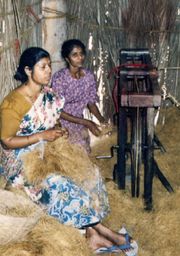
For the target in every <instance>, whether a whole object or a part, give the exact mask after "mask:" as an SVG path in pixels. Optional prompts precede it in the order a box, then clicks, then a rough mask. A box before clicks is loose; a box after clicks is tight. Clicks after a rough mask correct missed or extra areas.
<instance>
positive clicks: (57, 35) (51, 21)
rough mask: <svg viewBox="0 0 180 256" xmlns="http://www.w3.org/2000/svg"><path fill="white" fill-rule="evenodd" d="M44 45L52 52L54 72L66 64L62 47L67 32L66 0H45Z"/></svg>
mask: <svg viewBox="0 0 180 256" xmlns="http://www.w3.org/2000/svg"><path fill="white" fill-rule="evenodd" d="M42 6H43V17H44V19H43V20H44V22H43V27H42V30H43V39H42V45H43V47H44V48H45V49H46V50H47V51H48V52H49V53H50V54H51V58H52V70H53V73H54V72H55V71H57V70H58V69H60V68H62V67H63V66H64V62H63V60H62V59H61V54H60V49H61V45H62V43H63V41H64V40H66V39H67V33H66V31H67V30H66V0H43V3H42Z"/></svg>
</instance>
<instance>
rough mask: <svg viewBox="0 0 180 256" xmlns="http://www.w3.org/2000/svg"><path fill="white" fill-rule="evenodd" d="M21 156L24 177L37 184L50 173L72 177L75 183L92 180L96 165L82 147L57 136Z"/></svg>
mask: <svg viewBox="0 0 180 256" xmlns="http://www.w3.org/2000/svg"><path fill="white" fill-rule="evenodd" d="M43 147H44V148H42V147H37V148H36V149H35V150H34V151H32V152H30V153H27V154H25V155H24V156H23V162H24V170H25V177H26V179H27V181H28V182H30V183H31V184H34V185H39V184H40V183H41V182H42V180H43V179H44V178H46V176H47V175H48V174H50V173H57V174H60V175H63V176H67V177H70V178H72V179H73V180H74V181H75V182H77V183H81V184H82V183H83V182H84V180H93V179H94V175H95V172H97V167H96V166H95V165H94V164H93V163H92V162H91V160H90V158H89V156H88V155H87V153H86V152H85V150H84V149H83V148H81V147H80V146H78V145H74V144H72V145H71V144H70V143H69V141H68V140H67V139H64V138H62V137H61V138H59V139H57V140H56V141H54V142H47V143H45V144H44V145H43Z"/></svg>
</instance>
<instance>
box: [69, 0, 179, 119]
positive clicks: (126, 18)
mask: <svg viewBox="0 0 180 256" xmlns="http://www.w3.org/2000/svg"><path fill="white" fill-rule="evenodd" d="M177 6H178V1H176V0H156V1H155V0H147V1H144V0H113V1H104V0H99V1H96V0H86V1H82V0H76V1H74V0H67V8H68V16H67V26H68V37H69V38H72V37H76V38H80V39H81V40H82V41H83V42H84V43H85V44H86V45H87V46H88V44H89V43H90V36H91V39H92V44H93V46H92V48H91V49H90V50H89V55H88V60H87V66H89V67H90V68H91V69H93V70H94V71H95V73H96V75H97V80H98V82H100V81H101V83H99V84H101V86H100V88H99V93H100V94H103V97H101V100H102V102H101V105H102V106H103V112H104V113H105V116H107V117H110V118H111V116H112V112H113V111H114V108H113V104H112V97H111V91H112V88H113V85H114V81H113V79H112V80H111V81H109V80H107V74H108V72H109V71H110V70H111V69H112V68H113V67H114V66H117V65H118V64H119V50H120V49H121V48H129V47H133V48H136V47H141V48H142V47H143V48H144V47H148V48H149V49H150V53H151V56H152V60H153V63H154V65H156V66H157V67H158V69H159V71H160V85H161V86H163V85H164V87H165V88H166V87H167V89H168V92H170V93H171V94H172V95H173V96H174V97H175V98H176V99H177V100H178V101H180V89H179V87H180V75H179V71H180V65H179V56H180V44H179V38H180V37H179V33H180V24H179V18H180V15H178V7H177ZM82 31H83V32H82ZM99 84H98V85H99Z"/></svg>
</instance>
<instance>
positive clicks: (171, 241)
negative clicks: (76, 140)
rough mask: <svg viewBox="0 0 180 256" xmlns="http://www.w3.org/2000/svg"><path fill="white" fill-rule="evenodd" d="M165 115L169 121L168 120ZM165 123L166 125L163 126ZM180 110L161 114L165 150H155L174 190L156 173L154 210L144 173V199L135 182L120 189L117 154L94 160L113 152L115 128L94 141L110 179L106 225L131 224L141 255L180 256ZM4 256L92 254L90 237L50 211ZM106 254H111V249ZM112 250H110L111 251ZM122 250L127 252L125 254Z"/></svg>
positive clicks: (94, 153)
mask: <svg viewBox="0 0 180 256" xmlns="http://www.w3.org/2000/svg"><path fill="white" fill-rule="evenodd" d="M164 117H165V123H164ZM162 123H164V125H162ZM179 127H180V110H179V109H177V108H175V107H174V108H170V109H167V110H163V111H161V113H160V119H159V124H158V126H157V128H156V134H157V136H158V138H159V140H160V141H161V143H162V144H163V146H164V148H165V150H166V152H165V153H162V152H161V151H160V150H156V151H155V159H156V161H157V163H158V166H159V168H160V169H161V171H162V172H163V174H164V175H165V176H166V178H167V179H168V180H169V182H170V184H171V185H172V187H173V189H174V193H169V192H168V191H167V190H166V189H165V187H164V186H163V185H162V183H161V182H160V181H159V179H158V178H157V177H155V178H154V184H153V210H152V211H151V212H147V211H145V210H144V201H143V185H142V182H143V173H141V186H140V187H141V190H140V197H139V198H132V197H131V193H130V182H129V180H127V187H126V190H125V191H121V190H118V188H117V185H116V184H115V183H114V182H113V180H112V171H113V167H114V164H115V163H116V156H114V157H113V158H111V159H101V160H97V159H95V156H97V155H109V153H110V148H111V146H112V145H115V144H116V132H114V133H113V135H112V136H111V137H104V138H101V140H99V141H97V142H96V144H95V145H94V146H93V151H92V156H91V158H92V159H93V161H94V162H96V164H97V165H98V166H100V168H101V170H102V175H103V176H104V178H105V181H106V185H107V190H108V195H109V203H110V206H111V213H110V215H109V216H108V217H107V218H106V219H105V220H104V224H105V225H107V226H109V227H111V228H112V229H114V230H119V229H120V228H121V227H122V225H124V226H126V228H127V229H128V231H129V232H130V234H131V235H132V236H133V237H134V238H135V239H136V240H137V242H138V245H139V254H138V255H139V256H172V255H173V256H179V255H180V243H179V240H180V217H179V213H180V203H179V197H180V157H179V156H180V128H179ZM0 255H1V256H9V255H11V256H40V255H42V256H51V255H52V256H61V255H63V256H75V255H78V256H81V255H85V256H88V255H93V253H92V252H90V250H89V249H88V247H87V244H86V241H85V238H84V237H83V236H82V235H81V234H80V233H79V231H77V230H75V229H73V228H70V227H66V226H64V225H61V224H59V223H58V222H57V221H56V220H54V219H53V218H51V217H48V216H42V217H41V218H40V221H39V222H38V223H37V224H36V225H35V226H34V228H33V229H32V230H31V232H29V233H28V235H26V236H25V238H24V240H23V241H19V242H18V243H17V242H16V243H10V244H8V245H1V246H0ZM106 255H107V254H106ZM109 255H111V254H109ZM122 255H123V254H122Z"/></svg>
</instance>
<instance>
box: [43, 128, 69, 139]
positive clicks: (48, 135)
mask: <svg viewBox="0 0 180 256" xmlns="http://www.w3.org/2000/svg"><path fill="white" fill-rule="evenodd" d="M62 136H64V137H65V138H67V137H68V131H67V130H66V129H64V128H60V129H49V130H46V131H44V132H42V133H39V140H46V141H51V142H52V141H55V140H56V139H58V138H59V137H62Z"/></svg>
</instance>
